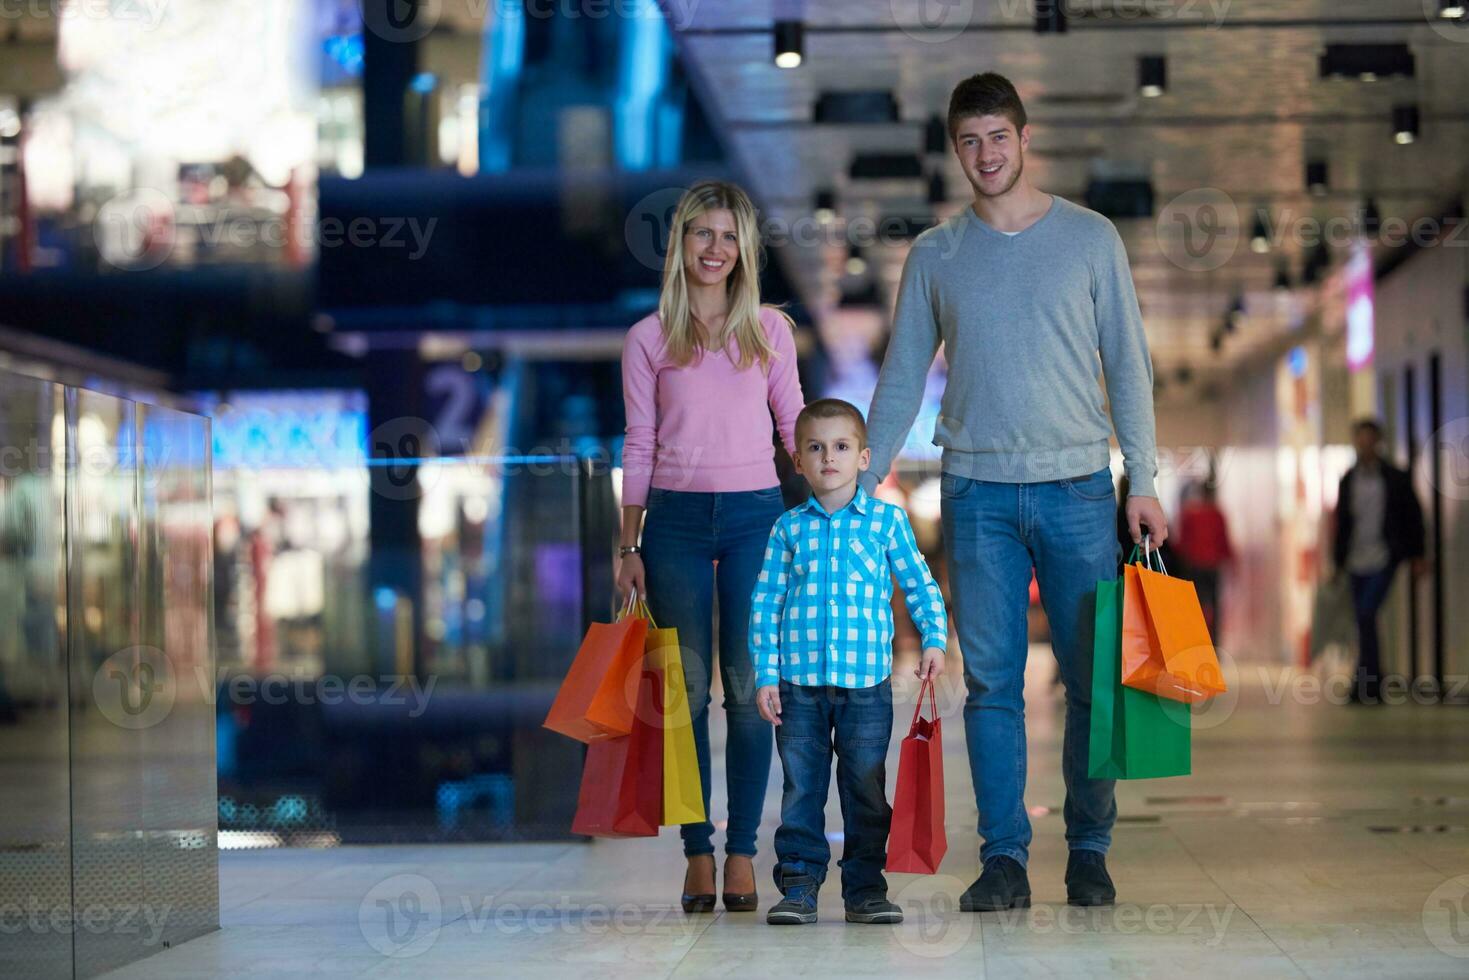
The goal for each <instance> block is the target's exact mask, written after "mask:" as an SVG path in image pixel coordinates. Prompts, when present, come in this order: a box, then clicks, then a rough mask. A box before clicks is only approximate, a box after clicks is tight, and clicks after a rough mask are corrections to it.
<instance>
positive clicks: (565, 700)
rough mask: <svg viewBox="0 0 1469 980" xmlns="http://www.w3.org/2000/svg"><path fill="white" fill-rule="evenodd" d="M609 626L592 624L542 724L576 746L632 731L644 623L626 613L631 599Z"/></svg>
mask: <svg viewBox="0 0 1469 980" xmlns="http://www.w3.org/2000/svg"><path fill="white" fill-rule="evenodd" d="M634 598H636V596H629V597H628V604H627V606H625V607H624V608H623V611H622V615H620V616H619V617H618V618H617V621H616V622H614V623H593V624H592V627H591V629H589V630H587V635H586V637H585V638H584V639H583V640H582V642H581V648H580V649H579V650H577V651H576V659H575V660H573V661H572V662H571V669H570V670H568V671H567V672H566V679H565V680H563V681H562V682H561V688H560V690H558V691H557V692H556V700H555V701H554V702H552V704H551V710H550V712H548V713H547V715H546V720H545V721H544V722H542V725H543V726H544V727H546V728H549V729H551V731H553V732H560V733H561V734H562V735H569V736H571V737H572V738H574V739H576V740H577V741H578V742H587V743H591V742H595V741H597V740H599V739H605V738H615V737H617V736H620V735H626V734H628V733H629V732H631V731H632V724H633V717H632V716H633V701H634V699H635V698H636V697H637V695H636V693H635V691H636V685H637V677H638V671H639V670H640V668H641V665H642V662H643V646H644V644H645V643H646V642H647V638H648V621H647V619H645V618H643V617H641V616H636V615H630V613H631V612H632V610H633V599H634Z"/></svg>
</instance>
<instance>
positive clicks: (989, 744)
mask: <svg viewBox="0 0 1469 980" xmlns="http://www.w3.org/2000/svg"><path fill="white" fill-rule="evenodd" d="M940 493H941V496H942V501H943V502H942V509H943V523H944V542H945V544H946V546H947V549H948V553H949V584H950V589H951V590H952V604H953V609H954V618H955V621H956V625H957V627H958V634H959V647H960V649H961V650H962V651H963V654H964V684H965V687H966V688H967V690H968V697H967V698H966V700H965V702H964V733H965V738H966V741H967V743H968V748H969V769H970V773H971V775H972V776H973V779H974V801H975V805H976V806H977V807H978V808H979V836H980V838H981V839H982V840H983V844H982V846H981V847H980V852H979V854H980V861H981V863H982V862H984V861H986V860H988V859H989V858H991V857H995V856H999V855H1006V856H1009V857H1011V858H1014V859H1015V860H1016V861H1019V862H1020V863H1021V864H1022V865H1024V864H1026V863H1027V860H1028V858H1029V848H1030V818H1029V817H1028V816H1027V815H1026V811H1025V803H1024V795H1025V761H1026V760H1025V699H1024V692H1023V687H1024V683H1025V658H1026V651H1027V639H1026V615H1025V614H1026V607H1027V605H1028V603H1029V595H1028V590H1029V586H1030V572H1031V568H1032V566H1034V568H1035V574H1036V579H1037V581H1038V583H1039V585H1040V594H1041V603H1042V604H1043V605H1044V606H1045V610H1046V618H1047V619H1048V620H1049V621H1050V626H1051V647H1052V649H1053V650H1054V651H1055V654H1056V662H1057V664H1058V665H1059V667H1060V673H1061V681H1062V683H1063V684H1064V685H1065V687H1066V733H1065V737H1064V743H1063V746H1062V750H1061V775H1062V777H1063V779H1064V780H1065V783H1066V805H1065V808H1064V811H1063V812H1064V816H1065V819H1066V842H1067V844H1068V846H1069V847H1070V848H1071V849H1073V850H1091V851H1099V852H1102V853H1106V851H1107V848H1108V847H1109V846H1110V845H1111V843H1112V825H1113V824H1114V823H1115V822H1116V820H1117V803H1116V800H1115V798H1114V796H1113V788H1114V786H1115V783H1114V781H1113V780H1110V779H1089V778H1088V777H1087V750H1088V743H1089V741H1090V729H1091V693H1092V636H1093V632H1094V629H1095V623H1094V618H1095V613H1096V597H1097V582H1099V581H1101V580H1104V579H1115V578H1116V577H1117V566H1118V563H1119V562H1120V561H1121V554H1120V550H1121V549H1120V546H1119V544H1118V541H1117V524H1116V500H1115V496H1114V491H1113V488H1112V474H1111V472H1110V471H1108V470H1105V469H1102V470H1098V471H1097V472H1095V473H1093V474H1091V475H1090V476H1083V477H1077V478H1074V479H1067V480H1053V481H1050V482H1046V483H991V482H986V481H980V480H971V479H968V478H967V477H962V476H956V475H953V474H950V473H945V474H944V476H943V480H942V481H941V490H940Z"/></svg>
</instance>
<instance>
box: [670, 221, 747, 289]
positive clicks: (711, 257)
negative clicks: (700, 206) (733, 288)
mask: <svg viewBox="0 0 1469 980" xmlns="http://www.w3.org/2000/svg"><path fill="white" fill-rule="evenodd" d="M739 259H740V239H739V235H738V233H737V229H736V224H735V216H734V214H733V213H731V212H730V211H729V210H728V209H726V208H712V209H710V210H708V211H705V212H704V213H703V214H701V215H699V216H698V217H696V218H690V219H689V222H688V224H687V225H685V226H684V239H683V265H684V273H685V275H687V276H688V279H689V282H690V283H698V284H699V285H703V286H717V285H719V284H720V283H722V282H724V281H725V280H726V279H728V278H729V274H730V273H731V272H733V271H734V267H735V263H737V262H738V261H739Z"/></svg>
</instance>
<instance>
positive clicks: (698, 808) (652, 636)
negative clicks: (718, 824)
mask: <svg viewBox="0 0 1469 980" xmlns="http://www.w3.org/2000/svg"><path fill="white" fill-rule="evenodd" d="M640 615H642V616H644V617H645V618H646V619H647V620H648V639H647V641H646V642H647V646H646V647H645V648H644V649H645V651H646V654H647V659H646V664H647V666H648V667H649V668H651V669H652V670H655V671H657V672H658V676H659V677H661V678H662V679H663V717H662V719H660V723H661V724H662V725H663V821H662V823H663V826H665V827H667V826H670V825H674V824H684V823H703V822H704V787H703V784H702V783H701V782H700V780H699V757H698V755H697V754H695V752H694V723H693V720H692V718H691V717H690V715H689V695H688V690H687V688H685V686H684V674H683V656H682V655H681V654H680V653H679V646H678V630H676V629H671V628H670V629H659V628H658V627H657V625H656V624H655V623H654V622H653V617H652V616H651V615H650V614H649V613H648V611H647V606H646V605H644V606H642V611H641V613H640Z"/></svg>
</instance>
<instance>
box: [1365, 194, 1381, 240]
mask: <svg viewBox="0 0 1469 980" xmlns="http://www.w3.org/2000/svg"><path fill="white" fill-rule="evenodd" d="M1381 228H1382V212H1380V211H1378V210H1377V199H1376V198H1372V197H1369V198H1367V201H1366V202H1365V203H1364V204H1363V205H1362V234H1364V235H1375V234H1377V232H1378V231H1379V230H1380V229H1381Z"/></svg>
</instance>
